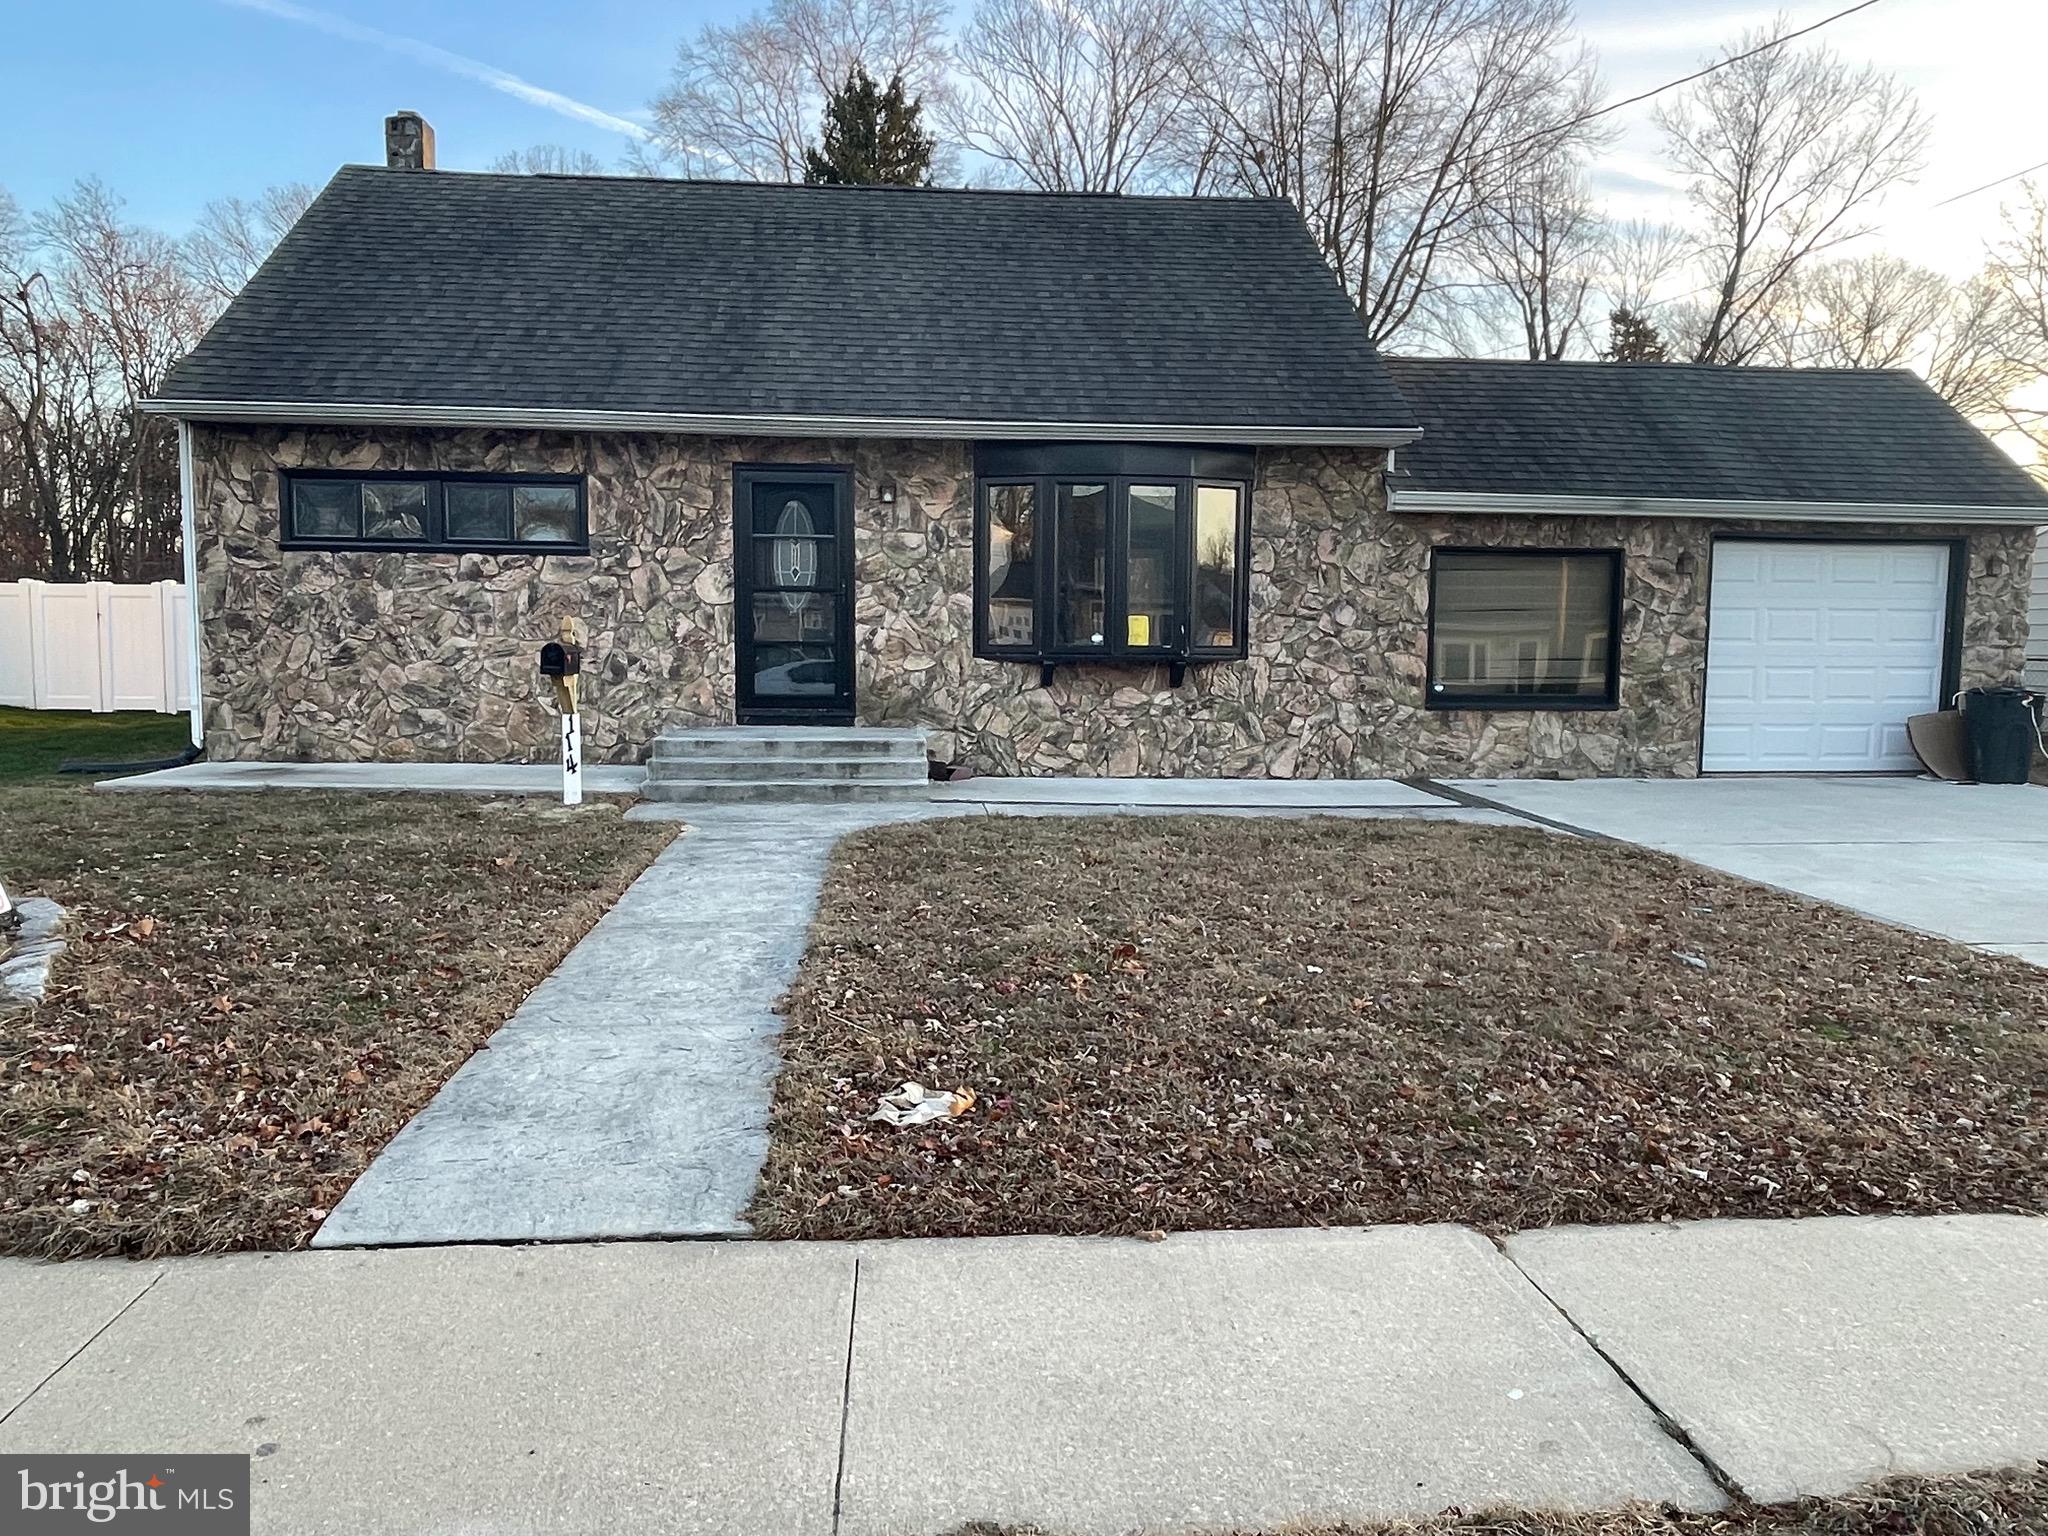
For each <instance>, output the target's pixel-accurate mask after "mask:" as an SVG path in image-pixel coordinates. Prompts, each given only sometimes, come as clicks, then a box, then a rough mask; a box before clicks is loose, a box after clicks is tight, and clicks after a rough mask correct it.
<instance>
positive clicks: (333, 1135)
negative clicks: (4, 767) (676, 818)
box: [0, 787, 673, 1257]
mask: <svg viewBox="0 0 2048 1536" xmlns="http://www.w3.org/2000/svg"><path fill="white" fill-rule="evenodd" d="M0 826H4V828H5V836H4V838H0V865H4V868H5V875H6V879H7V883H8V887H9V889H10V890H11V891H19V892H22V893H37V894H43V895H48V896H51V897H54V898H55V899H56V900H58V901H60V902H62V903H63V904H64V905H65V906H66V907H68V908H70V909H72V914H73V915H72V918H71V922H70V924H69V926H68V928H67V930H66V934H65V936H66V937H67V938H68V939H69V940H70V942H71V946H72V947H71V949H70V950H69V951H68V952H67V953H66V954H65V955H64V956H63V957H62V958H61V959H60V960H59V961H58V963H57V968H56V971H55V974H54V976H53V982H52V986H51V988H50V991H49V995H48V997H47V999H46V1000H45V1002H44V1003H43V1004H42V1006H40V1007H38V1008H36V1009H33V1010H30V1011H28V1012H25V1013H17V1014H15V1015H13V1016H11V1017H7V1018H0V1251H7V1252H14V1253H32V1254H43V1255H51V1256H59V1257H68V1256H73V1255H79V1254H114V1253H124V1254H138V1255H153V1254H166V1253H194V1252H204V1251H208V1250H214V1249H225V1248H290V1247H295V1246H298V1245H299V1244H302V1243H303V1242H305V1240H306V1239H307V1238H308V1237H309V1236H310V1235H311V1233H312V1232H313V1230H314V1228H315V1227H317V1225H318V1224H319V1221H320V1218H321V1216H322V1215H323V1214H324V1213H325V1211H326V1210H328V1209H330V1208H331V1207H332V1206H333V1204H334V1202H335V1201H336V1200H338V1199H339V1198H340V1197H341V1195H342V1193H343V1192H344V1191H345V1190H346V1189H347V1188H348V1186H349V1184H350V1183H351V1182H352V1181H353V1180H354V1179H355V1177H356V1175H357V1174H359V1173H360V1172H361V1171H362V1170H363V1168H364V1166H365V1165H366V1164H367V1163H368V1161H369V1159H370V1158H371V1157H372V1156H373V1155H374V1154H375V1153H376V1152H377V1150H378V1149H379V1148H380V1147H381V1146H383V1144H384V1143H385V1142H386V1141H387V1140H389V1139H390V1138H391V1136H392V1135H393V1134H395V1133H396V1132H397V1130H398V1129H399V1127H400V1126H402V1125H404V1124H405V1122H406V1121H407V1120H408V1119H409V1118H411V1117H412V1116H413V1115H414V1114H415V1113H417V1112H418V1111H419V1109H420V1108H421V1107H422V1106H423V1105H424V1104H425V1103H426V1102H427V1100H428V1099H429V1098H430V1097H432V1095H433V1093H434V1091H435V1089H437V1088H438V1087H439V1086H440V1085H441V1083H442V1082H443V1081H445V1080H446V1078H447V1077H448V1075H449V1074H450V1073H451V1072H453V1071H454V1070H455V1068H456V1067H458V1066H460V1065H461V1064H462V1062H463V1061H464V1060H465V1059H467V1058H468V1056H469V1055H470V1053H471V1052H472V1051H474V1050H475V1049H476V1047H477V1046H478V1045H479V1044H480V1043H482V1041H483V1040H484V1038H485V1037H486V1036H487V1035H489V1034H490V1033H491V1031H492V1030H494V1029H495V1028H496V1027H497V1026H498V1025H499V1024H500V1023H502V1022H503V1021H504V1020H505V1018H506V1017H507V1016H508V1015H509V1014H510V1013H511V1012H512V1011H513V1009H515V1008H516V1007H517V1006H518V1004H519V1002H520V1000H521V999H522V998H523V997H524V996H525V995H526V993H527V992H528V991H529V990H530V989H531V988H532V987H533V985H534V984H535V983H536V982H538V981H539V980H540V979H541V978H542V977H543V976H545V975H546V974H547V973H548V972H549V971H550V970H551V969H553V968H554V966H555V965H556V964H557V963H558V962H559V961H560V960H561V958H562V956H563V955H564V954H566V953H567V952H568V950H569V948H570V946H571V945H573V944H574V943H575V942H576V940H577V939H578V938H580V937H581V936H582V934H583V933H584V931H585V930H586V929H588V928H589V927H590V925H591V924H592V923H593V922H594V921H595V920H596V919H597V917H598V916H599V915H600V914H601V913H602V912H603V911H604V910H605V909H606V907H608V906H609V905H610V904H611V902H612V901H613V900H614V899H616V897H617V895H618V893H619V892H620V891H622V890H623V889H624V888H625V887H626V885H628V884H629V883H630V882H631V881H632V879H633V877H634V876H635V875H637V874H638V873H639V872H640V870H641V869H643V868H644V867H645V866H646V864H647V862H648V861H649V860H650V859H652V858H653V856H654V855H655V853H656V852H657V851H659V849H660V848H661V846H662V845H663V844H664V843H666V842H667V841H668V839H669V837H670V836H671V835H672V833H673V829H672V828H666V827H659V826H643V825H632V824H628V823H626V822H624V821H623V820H621V817H620V808H619V806H618V805H616V804H605V803H593V804H589V805H586V806H584V807H582V808H581V809H580V810H579V811H576V812H573V813H570V812H564V811H563V810H561V809H560V808H559V807H555V808H552V809H551V808H548V807H545V806H534V805H528V804H519V803H514V802H509V801H478V800H475V799H471V798H466V797H462V796H420V795H403V796H399V795H386V796H378V795H343V794H310V793H304V792H290V793H269V794H262V793H256V794H213V795H169V794H152V795H108V794H94V793H92V792H91V791H89V790H87V789H84V788H82V787H64V788H49V789H41V788H37V789H30V788H16V789H0Z"/></svg>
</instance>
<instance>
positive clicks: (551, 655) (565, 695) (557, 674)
mask: <svg viewBox="0 0 2048 1536" xmlns="http://www.w3.org/2000/svg"><path fill="white" fill-rule="evenodd" d="M582 670H583V647H582V646H580V645H578V644H577V643H576V621H575V620H574V619H564V620H562V638H561V639H560V640H550V641H549V642H548V643H547V644H546V645H544V646H542V647H541V648H540V675H541V676H542V677H545V678H547V679H548V680H549V681H551V682H552V683H553V684H554V685H555V702H556V703H558V704H560V705H561V707H562V804H564V805H581V804H582V803H583V719H582V716H581V715H579V714H578V713H577V709H576V676H577V674H578V673H579V672H581V671H582Z"/></svg>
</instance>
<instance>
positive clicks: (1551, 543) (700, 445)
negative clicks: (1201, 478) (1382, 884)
mask: <svg viewBox="0 0 2048 1536" xmlns="http://www.w3.org/2000/svg"><path fill="white" fill-rule="evenodd" d="M970 446H971V445H969V444H966V443H961V442H943V441H888V440H876V439H846V440H840V441H833V440H823V441H810V440H792V439H767V438H708V437H685V436H656V435H652V434H639V435H629V434H596V433H560V432H515V431H487V430H457V429H442V428H420V429H416V430H413V431H409V432H376V431H368V430H361V429H339V428H330V429H318V428H298V427H276V426H262V427H230V426H215V425H206V426H201V427H197V428H195V430H194V433H193V463H194V470H195V474H194V479H195V486H196V492H197V516H198V523H199V535H200V537H199V551H198V572H199V591H200V597H201V600H200V603H199V611H200V613H201V615H202V623H203V626H204V632H203V637H202V647H201V654H202V656H203V657H204V688H203V697H204V698H205V700H206V711H207V713H206V739H207V742H208V748H209V752H210V754H211V755H214V756H216V757H220V758H228V759H249V760H277V759H293V760H299V759H311V760H318V761H335V762H353V761H380V760H421V761H469V762H516V761H542V760H546V759H548V758H550V757H551V756H552V755H553V753H554V752H555V725H554V706H553V704H552V703H551V702H550V701H549V698H548V696H547V691H546V690H545V689H544V688H543V687H542V686H541V684H540V679H539V678H538V677H537V676H536V674H535V671H534V655H535V652H536V651H537V648H538V646H539V645H540V643H541V642H542V641H543V640H545V639H547V638H549V637H551V636H552V635H554V634H555V633H556V631H557V629H558V628H559V624H560V621H561V619H563V618H565V617H568V618H574V619H575V620H577V622H578V624H579V625H580V626H581V629H582V632H583V633H584V635H585V636H586V663H585V664H586V668H587V670H586V674H585V676H586V683H585V687H586V699H587V702H586V705H585V710H586V713H585V718H584V732H585V737H584V739H585V747H586V751H588V752H589V753H590V754H591V756H592V757H593V758H594V759H596V760H599V761H619V762H632V761H638V760H639V759H640V758H641V757H642V756H644V755H645V753H646V750H647V748H648V744H649V743H650V742H651V741H652V740H653V737H654V735H655V733H656V732H657V731H659V730H660V729H661V728H662V727H663V726H666V725H716V724H727V723H731V722H732V720H733V719H734V715H735V710H734V697H735V690H734V632H735V617H734V608H733V581H732V569H733V527H734V519H733V507H732V490H733V475H732V466H733V465H735V464H742V463H749V464H752V463H761V464H773V463H789V464H819V463H822V464H845V465H850V466H851V467H852V471H853V475H852V479H853V485H854V488H855V490H854V508H855V555H854V569H855V581H854V598H855V625H856V645H855V654H856V671H857V698H858V720H859V723H862V724H869V725H896V724H913V725H920V726H923V727H925V728H927V729H928V730H929V731H930V732H931V733H932V743H933V751H934V752H935V753H937V754H939V755H941V756H943V757H946V758H949V759H957V760H960V761H964V762H966V763H969V764H971V765H973V766H975V767H976V768H977V769H979V770H981V771H984V772H995V773H1084V774H1117V775H1132V774H1162V773H1168V774H1196V775H1217V776H1240V775H1272V776H1277V777H1294V776H1304V777H1320V776H1353V777H1357V776H1396V777H1403V776H1411V775H1417V774H1431V775H1436V774H1463V775H1517V774H1543V775H1566V776H1570V775H1584V774H1650V775H1670V774H1690V773H1694V772H1696V771H1697V770H1698V766H1699V745H1700V728H1701V721H1702V713H1703V706H1704V698H1705V680H1706V658H1707V638H1708V637H1707V592H1708V577H1709V573H1710V570H1711V567H1712V544H1713V540H1714V539H1715V538H1716V537H1717V536H1727V535H1730V534H1742V533H1763V532H1768V533H1772V534H1776V535H1784V536H1806V537H1816V538H1827V539H1842V538H1886V539H1912V538H1947V537H1950V536H1954V535H1957V534H1958V533H1959V532H1960V536H1961V537H1962V539H1963V540H1964V542H1965V544H1966V547H1967V551H1968V553H1967V561H1968V567H1967V576H1966V578H1965V592H1966V599H1965V603H1964V609H1963V625H1962V632H1961V636H1960V668H1961V677H1962V683H1963V686H1965V687H1971V686H1976V685H1978V684H1989V683H2000V682H2006V681H2009V680H2010V679H2011V678H2013V677H2014V676H2016V675H2017V673H2018V671H2019V669H2020V667H2021V665H2022V663H2023V659H2024V649H2025V643H2026V609H2027V590H2028V583H2029V579H2030V572H2031V562H2032V548H2033V538H2034V535H2033V530H2032V529H2031V528H2026V527H1999V526H1989V527H1977V528H1971V529H1963V530H1958V529H1956V528H1955V527H1953V526H1948V525H1905V526H1898V525H1890V526H1878V525H1851V526H1847V527H1844V526H1841V525H1839V524H1799V523H1783V522H1779V523H1765V522H1758V521H1744V522H1735V521H1730V522H1725V523H1723V522H1710V521H1705V520H1700V519H1677V518H1654V517H1631V518H1604V519H1603V518H1588V517H1578V518H1536V519H1531V518H1509V517H1502V516H1494V517H1483V518H1471V517H1465V518H1454V517H1447V516H1416V515H1399V516H1397V515H1393V514H1390V512H1389V511H1388V507H1387V496H1386V477H1385V461H1386V455H1385V453H1384V452H1383V451H1380V450H1371V449H1295V448H1272V449H1266V450H1262V451H1261V453H1260V454H1259V456H1258V470H1257V480H1256V483H1255V485H1254V487H1253V491H1252V497H1251V544H1252V559H1251V581H1250V608H1251V617H1250V637H1249V651H1250V654H1249V655H1248V656H1247V658H1246V659H1245V660H1243V661H1221V662H1215V663H1209V664H1204V665H1198V666H1191V667H1189V668H1188V669H1187V673H1186V676H1185V679H1184V680H1183V682H1182V683H1181V684H1180V686H1178V687H1174V686H1172V685H1171V683H1170V681H1169V676H1168V668H1167V667H1166V666H1164V665H1153V666H1145V667H1112V666H1090V667H1074V668H1066V669H1061V670H1059V671H1057V672H1056V673H1055V676H1054V678H1053V680H1052V682H1051V683H1050V684H1049V685H1041V682H1040V674H1039V672H1038V670H1037V669H1036V668H1034V667H1031V666H1029V665H1023V664H1019V663H1016V662H1009V661H1000V660H987V659H981V658H977V657H976V656H975V654H974V646H973V620H972V609H971V603H972V592H973V586H974V583H973V570H972V559H973V549H974V537H973V526H972V518H973V465H972V454H971V452H970ZM302 468H318V469H330V470H343V469H357V470H453V471H464V472H466V471H477V472H491V473H515V474H516V473H535V472H538V473H550V474H578V475H584V476H587V477H588V485H589V498H590V521H591V536H590V546H591V547H590V552H589V553H588V554H570V555H562V554H549V555H525V554H412V553H400V552H391V551H380V552H364V553H354V552H336V551H305V552H301V551H288V550H285V549H283V548H282V547H281V528H282V515H283V514H282V510H281V505H280V488H281V486H282V484H283V480H282V476H281V473H280V472H281V471H287V470H294V469H302ZM884 483H892V484H893V485H894V486H895V487H896V494H895V496H894V498H893V500H892V501H891V502H889V503H883V502H882V501H880V500H879V499H878V496H877V494H876V491H877V488H878V487H880V486H881V485H883V484H884ZM1448 545H1456V546H1458V547H1461V548H1462V547H1495V546H1498V547H1525V548H1532V549H1545V548H1574V549H1576V548H1592V547H1600V546H1611V547H1613V548H1616V549H1618V550H1620V551H1621V553H1622V557H1623V572H1624V586H1623V593H1622V611H1623V630H1622V636H1621V655H1620V666H1619V672H1620V689H1619V701H1618V705H1617V707H1616V708H1614V709H1611V710H1590V711H1573V712H1554V711H1539V712H1530V711H1500V710H1444V709H1430V708H1428V707H1426V698H1425V693H1424V689H1425V678H1426V664H1427V657H1426V639H1427V627H1428V599H1429V580H1428V570H1429V554H1430V551H1431V549H1432V548H1433V547H1435V546H1448Z"/></svg>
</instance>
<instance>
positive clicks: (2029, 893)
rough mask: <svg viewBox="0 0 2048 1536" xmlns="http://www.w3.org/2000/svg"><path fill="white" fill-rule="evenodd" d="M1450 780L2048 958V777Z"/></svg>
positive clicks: (1826, 896)
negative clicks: (2041, 783)
mask: <svg viewBox="0 0 2048 1536" xmlns="http://www.w3.org/2000/svg"><path fill="white" fill-rule="evenodd" d="M1452 787H1453V788H1456V789H1462V790H1465V791H1468V792H1470V793H1473V794H1477V795H1482V796H1484V797H1486V798H1488V799H1490V800H1493V801H1496V802H1498V803H1499V804H1502V805H1505V806H1510V807H1512V808H1514V809H1516V810H1520V811H1529V812H1533V813H1535V814H1536V815H1539V816H1546V817H1550V818H1553V819H1555V820H1557V821H1560V822H1563V823H1566V824H1567V825H1570V826H1574V827H1579V828H1582V829H1584V830H1586V831H1590V832H1598V833H1601V834H1604V835H1605V836H1608V837H1616V838H1621V839H1623V840H1625V841H1627V842H1632V843H1640V844H1642V845H1643V846H1644V847H1646V848H1659V849H1662V850H1664V851H1665V852H1666V853H1675V854H1677V855H1679V856H1680V857H1681V858H1686V859H1691V860H1692V861H1693V862H1694V863H1696V864H1705V865H1707V866H1708V867H1709V868H1712V869H1720V870H1726V871H1727V872H1728V873H1729V874H1732V875H1740V876H1742V877H1743V878H1744V879H1747V880H1758V881H1761V882H1763V883H1764V884H1765V885H1775V886H1778V887H1779V888H1781V889H1783V890H1788V891H1796V892H1798V893H1799V894H1801V895H1805V896H1814V897H1818V898H1819V899H1821V900H1822V901H1832V902H1835V903H1837V904H1839V905H1841V906H1845V907H1849V908H1852V909H1853V910H1855V911H1858V912H1862V913H1865V914H1867V915H1869V916H1871V917H1876V918H1881V919H1882V920H1884V921H1885V922H1888V923H1897V924H1899V925H1901V926H1902V927H1906V928H1918V929H1920V930H1922V931H1923V932H1926V933H1932V934H1938V935H1940V936H1941V937H1943V938H1949V939H1956V940H1960V941H1961V942H1962V943H1965V944H1971V945H1975V946H1976V947H1977V948H1979V949H1987V950H1993V951H1996V952H1998V953H2001V954H2010V955H2017V956H2019V957H2020V958H2022V959H2025V960H2031V961H2033V962H2034V963H2036V964H2041V965H2048V790H2044V789H2042V788H2040V787H2038V786H2035V785H2030V784H2012V785H2001V784H1947V783H1943V782H1942V781H1940V780H1938V779H1921V778H1899V777H1888V776H1868V775H1863V776H1855V777H1838V778H1801V777H1793V776H1786V775H1777V776H1774V777H1769V778H1712V779H1570V780H1562V781H1560V780H1539V779H1483V780H1482V779H1473V780H1461V781H1457V782H1456V783H1454V784H1453V786H1452Z"/></svg>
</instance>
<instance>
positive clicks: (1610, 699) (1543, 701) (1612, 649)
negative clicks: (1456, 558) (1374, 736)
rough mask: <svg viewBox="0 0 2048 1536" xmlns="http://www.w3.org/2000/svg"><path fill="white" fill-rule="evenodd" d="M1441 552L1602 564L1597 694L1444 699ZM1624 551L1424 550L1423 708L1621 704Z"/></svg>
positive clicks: (1542, 709) (1503, 709) (1575, 709)
mask: <svg viewBox="0 0 2048 1536" xmlns="http://www.w3.org/2000/svg"><path fill="white" fill-rule="evenodd" d="M1445 555H1487V556H1493V557H1499V556H1508V557H1513V558H1527V559H1544V560H1558V559H1568V558H1580V559H1592V558H1599V559H1603V560H1605V561H1606V562H1607V572H1608V576H1607V657H1606V678H1605V682H1606V687H1605V689H1604V690H1603V692H1602V693H1601V695H1600V696H1599V697H1598V698H1593V697H1588V696H1584V695H1577V696H1574V695H1565V694H1554V695H1549V696H1545V695H1543V694H1529V693H1488V694H1471V693H1464V694H1458V695H1457V696H1455V697H1445V696H1444V695H1441V694H1439V693H1438V692H1437V635H1436V621H1437V578H1438V575H1439V574H1440V572H1441V571H1442V568H1443V556H1445ZM1626 558H1627V557H1626V554H1625V552H1624V551H1623V550H1622V549H1621V548H1620V547H1619V546H1615V545H1601V546H1593V547H1584V546H1566V545H1537V544H1439V545H1435V546H1433V547H1432V548H1431V550H1430V552H1429V618H1428V634H1427V639H1426V643H1425V648H1424V655H1423V668H1422V702H1423V707H1424V708H1426V709H1433V710H1442V711H1453V710H1489V711H1493V712H1495V713H1518V714H1555V713H1580V714H1584V713H1600V712H1603V711H1605V712H1611V711H1613V710H1617V709H1619V708H1621V614H1622V585H1623V578H1624V577H1625V575H1626V574H1627V572H1626Z"/></svg>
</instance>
